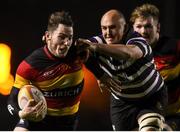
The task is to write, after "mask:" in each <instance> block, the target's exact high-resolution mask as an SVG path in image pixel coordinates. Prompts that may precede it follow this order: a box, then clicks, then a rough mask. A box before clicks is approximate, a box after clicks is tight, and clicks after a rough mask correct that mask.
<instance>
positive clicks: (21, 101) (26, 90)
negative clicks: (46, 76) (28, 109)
mask: <svg viewBox="0 0 180 132" xmlns="http://www.w3.org/2000/svg"><path fill="white" fill-rule="evenodd" d="M31 99H34V101H35V105H36V104H37V103H38V102H40V101H43V104H44V105H45V109H44V110H43V111H41V113H40V115H41V116H42V118H41V120H42V119H43V118H44V117H45V116H46V114H47V102H46V99H45V97H44V95H43V93H42V92H41V91H40V90H39V89H38V88H37V87H35V86H33V85H24V86H23V87H22V88H21V89H20V91H19V93H18V105H19V107H20V108H21V109H23V108H24V107H25V106H26V104H27V102H28V100H31ZM34 121H39V120H38V119H37V120H34Z"/></svg>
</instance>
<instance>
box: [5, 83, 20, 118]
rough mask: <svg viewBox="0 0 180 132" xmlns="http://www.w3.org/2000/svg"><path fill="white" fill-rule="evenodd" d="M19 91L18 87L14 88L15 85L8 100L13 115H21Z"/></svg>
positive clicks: (8, 106) (9, 109)
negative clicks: (18, 100) (18, 99)
mask: <svg viewBox="0 0 180 132" xmlns="http://www.w3.org/2000/svg"><path fill="white" fill-rule="evenodd" d="M18 92H19V90H18V89H17V88H14V87H13V88H12V90H11V93H10V95H9V98H8V101H7V108H8V111H9V113H10V114H11V115H13V116H18V117H19V111H20V108H19V106H18V103H17V95H18Z"/></svg>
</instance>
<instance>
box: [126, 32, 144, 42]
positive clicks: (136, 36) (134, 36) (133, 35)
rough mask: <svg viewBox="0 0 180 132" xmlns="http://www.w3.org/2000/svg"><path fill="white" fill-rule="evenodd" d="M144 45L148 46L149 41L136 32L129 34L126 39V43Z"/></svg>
mask: <svg viewBox="0 0 180 132" xmlns="http://www.w3.org/2000/svg"><path fill="white" fill-rule="evenodd" d="M137 42H139V43H142V44H147V41H146V39H145V38H143V37H142V36H141V34H139V33H138V32H135V31H130V32H129V33H128V34H126V35H125V37H124V43H127V44H129V43H137Z"/></svg>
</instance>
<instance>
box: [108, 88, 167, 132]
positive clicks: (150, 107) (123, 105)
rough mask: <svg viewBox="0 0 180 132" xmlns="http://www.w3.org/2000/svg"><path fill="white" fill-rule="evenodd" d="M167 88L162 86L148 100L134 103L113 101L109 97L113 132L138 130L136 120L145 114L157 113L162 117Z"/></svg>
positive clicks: (121, 100)
mask: <svg viewBox="0 0 180 132" xmlns="http://www.w3.org/2000/svg"><path fill="white" fill-rule="evenodd" d="M167 98H168V97H167V88H166V87H165V86H164V87H163V88H161V90H159V91H158V92H156V93H154V94H153V95H151V96H150V97H148V98H143V99H141V100H136V101H127V100H124V99H119V100H117V99H115V98H114V97H113V96H111V121H112V126H113V129H114V130H117V131H130V130H133V129H134V128H138V122H137V119H138V118H139V117H140V116H141V115H143V114H146V113H152V112H153V113H159V114H161V115H163V116H164V107H165V106H166V105H167V100H168V99H167Z"/></svg>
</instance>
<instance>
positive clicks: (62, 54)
mask: <svg viewBox="0 0 180 132" xmlns="http://www.w3.org/2000/svg"><path fill="white" fill-rule="evenodd" d="M66 56H67V52H65V53H58V54H56V57H59V58H65V57H66Z"/></svg>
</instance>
